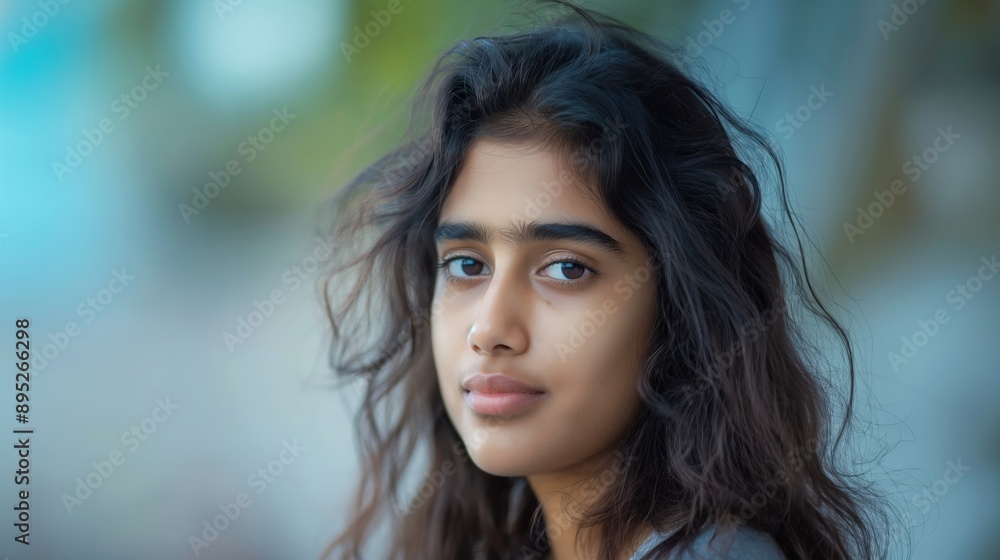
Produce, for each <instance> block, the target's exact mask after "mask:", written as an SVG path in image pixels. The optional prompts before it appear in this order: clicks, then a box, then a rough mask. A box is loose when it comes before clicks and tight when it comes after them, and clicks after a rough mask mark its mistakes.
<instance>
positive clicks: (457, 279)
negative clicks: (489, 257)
mask: <svg viewBox="0 0 1000 560" xmlns="http://www.w3.org/2000/svg"><path fill="white" fill-rule="evenodd" d="M459 259H469V260H473V261H476V262H482V261H480V260H479V259H477V258H475V257H473V256H470V255H453V256H451V257H448V258H447V259H443V260H442V261H441V262H439V263H437V268H438V269H440V270H441V273H442V274H443V275H444V277H445V280H446V281H447V282H451V283H456V284H458V283H462V282H467V281H470V280H473V279H474V278H465V277H461V276H455V275H454V274H452V273H450V272H448V265H449V264H451V262H452V261H456V260H459ZM564 262H568V263H573V264H575V265H577V266H582V267H583V268H584V269H586V270H588V271H590V276H588V277H582V278H579V279H576V280H559V279H556V278H553V279H552V280H553V281H554V282H555V283H556V284H558V285H560V286H567V287H568V286H579V285H581V284H583V283H584V282H587V281H588V280H589V279H590V277H594V276H598V275H599V273H598V272H597V270H595V269H594V267H592V266H590V265H589V264H587V263H586V262H585V261H583V260H581V259H578V258H576V257H560V258H557V259H552V260H551V261H549V262H548V263H546V264H545V265H544V266H542V269H543V270H544V269H546V268H548V267H550V266H552V265H554V264H558V263H564Z"/></svg>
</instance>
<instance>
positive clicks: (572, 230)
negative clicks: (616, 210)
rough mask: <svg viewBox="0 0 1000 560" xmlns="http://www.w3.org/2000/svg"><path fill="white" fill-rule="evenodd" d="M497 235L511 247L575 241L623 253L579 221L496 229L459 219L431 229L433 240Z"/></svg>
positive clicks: (612, 240)
mask: <svg viewBox="0 0 1000 560" xmlns="http://www.w3.org/2000/svg"><path fill="white" fill-rule="evenodd" d="M497 236H499V237H500V238H502V239H504V240H505V241H506V242H508V243H510V244H512V245H515V246H521V245H527V244H529V243H537V242H539V241H575V242H577V243H583V244H585V245H591V246H594V247H597V248H599V249H602V250H604V251H607V252H609V253H612V254H614V255H617V256H624V255H625V250H624V249H623V248H622V244H621V243H619V242H618V241H617V240H616V239H615V238H613V237H611V236H610V235H608V234H606V233H604V232H603V231H601V230H599V229H597V228H594V227H592V226H589V225H587V224H582V223H555V222H527V223H521V224H516V225H513V226H509V227H505V228H501V229H499V230H497V229H496V228H493V227H490V226H488V225H486V224H484V223H482V222H476V221H459V222H442V223H441V224H440V225H438V227H437V229H436V230H434V242H435V243H441V242H442V241H452V240H454V241H475V242H478V243H482V244H483V245H489V244H490V243H491V242H492V241H493V240H494V239H495V238H496V237H497Z"/></svg>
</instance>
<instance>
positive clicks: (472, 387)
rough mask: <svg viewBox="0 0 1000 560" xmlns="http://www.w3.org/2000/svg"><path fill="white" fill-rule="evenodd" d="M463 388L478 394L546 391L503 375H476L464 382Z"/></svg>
mask: <svg viewBox="0 0 1000 560" xmlns="http://www.w3.org/2000/svg"><path fill="white" fill-rule="evenodd" d="M462 388H463V389H465V390H466V391H475V392H477V393H487V394H489V393H493V394H496V393H544V392H545V391H543V390H541V389H538V388H536V387H532V386H531V385H528V384H527V383H524V382H521V381H518V380H517V379H514V378H513V377H510V376H509V375H505V374H502V373H494V374H489V375H487V374H484V373H475V374H473V375H471V376H469V377H466V378H465V379H464V380H463V381H462Z"/></svg>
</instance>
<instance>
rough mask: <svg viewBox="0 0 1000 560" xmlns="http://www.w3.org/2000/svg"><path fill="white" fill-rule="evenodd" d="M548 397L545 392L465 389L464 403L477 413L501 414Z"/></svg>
mask: <svg viewBox="0 0 1000 560" xmlns="http://www.w3.org/2000/svg"><path fill="white" fill-rule="evenodd" d="M546 398H548V394H547V393H479V392H476V391H465V404H467V405H468V406H469V408H470V409H472V411H473V412H475V413H477V414H482V415H484V416H502V415H509V414H514V413H516V412H520V411H522V410H524V409H525V408H528V407H529V406H531V405H534V404H538V403H540V402H542V401H544V400H545V399H546Z"/></svg>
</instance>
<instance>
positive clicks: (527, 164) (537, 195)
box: [441, 139, 624, 233]
mask: <svg viewBox="0 0 1000 560" xmlns="http://www.w3.org/2000/svg"><path fill="white" fill-rule="evenodd" d="M567 159H568V158H564V157H561V155H560V154H558V153H557V152H555V151H554V150H552V149H550V148H544V147H537V146H531V145H528V144H511V143H500V142H497V141H494V140H490V139H479V140H476V141H475V142H474V143H473V144H472V146H471V147H470V149H469V153H468V155H467V156H466V158H465V160H464V162H463V164H462V167H461V171H460V172H459V174H458V176H457V177H456V179H455V182H454V184H453V185H452V187H451V190H450V191H449V193H448V196H447V197H446V198H445V201H444V205H443V206H442V209H441V220H442V221H445V220H459V219H473V218H475V219H477V220H481V221H486V222H490V223H493V224H501V223H505V224H506V223H510V222H512V221H532V220H535V219H539V218H540V217H542V216H544V217H545V218H546V219H564V220H567V219H568V220H576V221H586V222H590V223H594V224H598V225H602V226H604V227H605V228H607V229H610V230H613V231H615V232H616V233H624V231H623V229H622V228H621V227H620V225H619V224H617V221H616V220H615V218H614V217H613V216H612V215H611V214H610V213H609V212H608V211H607V209H606V208H605V206H604V204H603V202H602V201H601V197H600V195H599V194H598V192H597V190H596V188H595V187H594V185H593V184H591V183H590V182H587V181H585V180H584V179H582V178H581V176H582V175H583V174H582V173H580V172H579V170H578V169H574V168H573V167H571V166H570V164H568V163H567V161H566V160H567Z"/></svg>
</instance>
